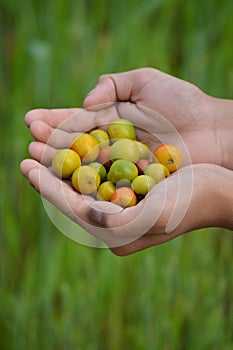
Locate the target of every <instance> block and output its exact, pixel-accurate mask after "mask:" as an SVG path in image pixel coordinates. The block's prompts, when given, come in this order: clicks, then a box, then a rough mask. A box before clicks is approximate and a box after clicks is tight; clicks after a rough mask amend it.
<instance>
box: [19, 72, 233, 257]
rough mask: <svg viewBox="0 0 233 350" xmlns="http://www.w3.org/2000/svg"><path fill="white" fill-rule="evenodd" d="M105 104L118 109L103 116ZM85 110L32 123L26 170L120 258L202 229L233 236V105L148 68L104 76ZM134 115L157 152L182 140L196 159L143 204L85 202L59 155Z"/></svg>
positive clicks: (35, 115) (48, 114)
mask: <svg viewBox="0 0 233 350" xmlns="http://www.w3.org/2000/svg"><path fill="white" fill-rule="evenodd" d="M116 102H117V104H116ZM103 105H104V107H106V106H110V107H108V108H107V109H105V110H103ZM84 107H85V109H88V111H87V110H82V109H66V110H62V109H60V110H34V111H31V112H29V113H28V114H27V115H26V117H25V122H26V124H27V125H28V127H29V128H30V131H31V133H32V135H33V136H34V138H35V141H34V142H33V143H32V144H31V145H30V146H29V153H30V154H31V156H32V158H34V159H26V160H24V161H23V162H22V163H21V171H22V173H23V174H24V175H25V176H26V177H27V178H28V180H29V182H30V183H31V184H32V185H33V186H34V187H35V189H36V190H37V191H38V192H40V193H41V194H42V196H44V197H45V198H47V199H48V200H49V201H50V202H52V203H53V204H54V205H55V206H56V207H58V209H60V210H61V211H62V212H64V213H65V214H66V215H67V216H69V217H70V218H71V219H72V220H73V221H75V222H77V223H78V224H80V225H81V226H83V227H84V228H85V229H86V230H87V231H89V232H90V233H92V234H93V235H96V236H97V237H99V238H100V239H102V240H103V241H105V242H106V244H107V245H108V246H109V248H110V249H111V250H112V251H113V252H114V253H115V254H117V255H128V254H131V253H134V252H136V251H139V250H142V249H145V248H148V247H151V246H153V245H157V244H161V243H163V242H166V241H168V240H170V239H173V238H175V237H177V236H178V235H180V234H183V233H185V232H190V231H193V230H196V229H199V228H204V227H210V226H218V227H225V228H229V229H233V193H232V191H229V188H232V184H233V171H232V169H233V158H232V156H231V149H233V144H232V143H233V141H232V137H231V135H232V130H233V117H232V115H233V102H232V101H229V100H222V99H216V98H213V97H210V96H208V95H206V94H205V93H203V92H202V91H201V90H200V89H198V88H197V87H196V86H194V85H192V84H190V83H187V82H184V81H182V80H179V79H177V78H174V77H171V76H169V75H167V74H165V73H162V72H160V71H157V70H154V69H150V68H145V69H139V70H135V71H131V72H126V73H119V74H111V75H105V76H102V77H101V78H100V80H99V83H98V84H97V87H96V88H95V89H94V90H93V91H92V92H91V93H90V94H89V95H88V96H87V97H86V99H85V101H84ZM126 115H127V119H130V120H131V121H132V122H133V124H134V125H136V126H138V127H141V128H142V129H144V130H150V131H151V130H152V131H153V129H154V130H155V131H156V137H155V138H153V137H151V134H150V133H149V131H148V132H147V131H140V130H138V132H137V135H138V137H139V138H141V139H146V140H149V141H150V147H151V148H152V149H153V148H154V147H156V146H157V144H158V143H159V142H158V141H159V140H158V139H160V140H163V139H166V140H169V141H177V142H178V143H179V142H180V139H181V140H182V142H183V145H185V147H186V150H187V154H188V155H189V156H190V157H188V158H186V159H185V161H184V164H183V167H182V168H181V169H180V170H179V171H178V172H177V173H175V174H174V175H172V176H170V177H169V178H167V179H165V180H164V181H162V182H161V183H160V184H158V185H156V186H155V187H154V188H153V190H152V191H151V192H150V194H149V195H148V196H147V197H146V198H145V199H144V200H142V201H141V202H140V203H139V204H138V205H136V206H135V207H131V208H126V209H124V210H123V209H122V208H120V207H118V206H116V205H114V204H112V203H107V202H97V201H93V200H91V199H88V200H87V199H86V198H83V197H82V196H80V195H79V194H78V193H77V192H75V191H73V189H72V188H71V187H70V186H69V185H67V184H66V183H64V182H62V181H61V180H60V179H58V178H57V177H55V176H54V175H53V173H52V172H51V171H50V169H49V167H48V165H49V164H50V163H51V159H52V157H53V155H54V154H55V152H56V150H57V149H58V148H63V147H67V145H69V143H70V142H71V140H72V138H73V137H74V135H76V134H77V132H83V131H87V130H90V129H93V128H95V127H98V126H100V125H104V124H107V123H109V122H110V121H112V120H114V119H116V118H119V117H121V118H124V117H125V116H126ZM170 126H171V127H170ZM166 128H168V129H166ZM177 135H178V136H177ZM190 188H191V190H190ZM184 198H185V200H184Z"/></svg>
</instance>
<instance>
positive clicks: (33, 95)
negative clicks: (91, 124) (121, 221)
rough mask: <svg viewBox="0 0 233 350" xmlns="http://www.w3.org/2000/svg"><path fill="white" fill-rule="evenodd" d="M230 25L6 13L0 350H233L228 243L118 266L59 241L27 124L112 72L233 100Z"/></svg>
mask: <svg viewBox="0 0 233 350" xmlns="http://www.w3.org/2000/svg"><path fill="white" fill-rule="evenodd" d="M232 17H233V2H232V0H221V1H220V0H209V1H208V0H204V1H203V0H196V1H192V0H187V1H182V0H153V1H152V0H148V1H139V0H128V1H123V0H119V1H113V0H108V1H107V0H99V1H93V0H92V1H91V0H86V1H84V0H76V1H75V0H67V1H65V0H56V1H55V0H48V1H38V0H34V1H33V0H18V1H17V2H15V1H13V0H1V3H0V117H1V138H0V152H1V164H0V182H1V203H0V205H1V212H0V215H1V222H0V230H1V231H0V349H4V350H5V349H7V350H21V349H23V350H25V349H34V350H37V349H38V350H42V349H43V350H46V349H48V350H52V349H56V350H60V349H66V350H69V349H76V350H79V349H85V350H97V349H101V350H102V349H108V350H118V349H139V350H144V349H146V350H147V349H165V350H170V349H171V350H175V349H177V350H182V349H183V350H186V349H188V350H192V349H195V350H196V349H199V350H202V349H203V350H205V349H212V350H215V349H216V350H222V349H224V350H230V349H232V345H233V335H232V324H233V302H232V295H233V276H232V232H229V231H226V230H222V229H214V228H213V229H206V230H200V231H197V232H195V233H193V234H187V235H185V236H183V237H179V238H177V239H176V240H174V241H171V242H169V243H166V244H164V245H162V246H159V247H154V248H151V249H148V250H146V251H144V252H140V253H137V254H134V255H132V256H129V257H125V258H119V257H116V256H114V255H113V254H112V253H110V252H109V251H108V250H107V249H94V248H90V247H86V246H83V245H79V244H76V243H74V242H72V241H71V240H69V239H67V238H66V237H65V236H63V235H62V234H61V233H60V232H59V231H58V230H57V229H56V228H55V227H54V226H53V225H52V223H51V222H50V220H49V218H48V217H47V215H46V213H45V211H44V208H43V206H42V204H41V198H40V196H39V195H38V194H37V193H36V192H35V191H34V190H33V189H32V188H31V187H30V186H29V185H28V183H27V182H26V181H25V180H24V179H23V177H22V175H21V174H20V171H19V163H20V160H22V159H23V158H25V157H27V156H28V152H27V146H28V144H29V142H30V141H31V137H30V135H29V132H28V130H27V128H26V127H25V125H24V121H23V118H24V115H25V113H26V112H27V111H28V110H30V109H33V108H39V107H42V108H44V107H45V108H52V107H72V106H80V105H82V101H83V98H84V96H85V95H86V94H87V92H88V91H89V90H90V89H91V88H92V87H93V86H94V85H95V83H96V81H97V79H98V76H99V75H101V74H103V73H109V72H118V71H124V70H128V69H133V68H137V67H143V66H153V67H156V68H158V69H161V70H164V71H166V72H168V73H170V74H173V75H176V76H178V77H181V78H182V79H186V80H189V81H191V82H193V83H195V84H196V85H198V86H199V87H200V88H201V89H203V90H204V91H205V92H207V93H209V94H211V95H214V96H218V97H225V98H233V65H232V62H233V45H232V37H233V21H232ZM77 230H78V228H77Z"/></svg>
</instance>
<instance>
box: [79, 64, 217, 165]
mask: <svg viewBox="0 0 233 350" xmlns="http://www.w3.org/2000/svg"><path fill="white" fill-rule="evenodd" d="M117 101H118V102H119V101H120V102H127V110H126V108H125V107H124V109H125V113H126V114H125V118H128V119H130V120H131V121H132V122H133V123H136V124H137V126H139V127H140V126H141V127H142V128H144V129H145V128H147V127H148V128H149V129H150V131H152V132H153V133H155V134H156V136H157V137H158V138H159V139H160V140H161V141H162V142H166V143H168V142H171V143H175V144H177V145H179V137H180V138H182V140H183V143H184V144H185V145H186V147H187V150H188V153H189V155H190V157H191V162H192V163H212V164H218V165H222V159H223V157H222V153H223V152H222V150H221V137H222V135H221V128H220V126H221V123H220V124H219V125H218V123H217V121H216V120H215V117H214V114H213V99H212V98H211V97H210V96H208V95H206V94H205V93H204V92H202V91H201V90H200V89H199V88H197V87H196V86H194V85H193V84H191V83H188V82H186V81H183V80H180V79H177V78H175V77H173V76H170V75H168V74H165V73H163V72H161V71H158V70H156V69H152V68H141V69H136V70H132V71H129V72H124V73H118V74H107V75H103V76H101V77H100V79H99V82H98V84H97V86H96V87H95V88H94V89H93V90H92V91H91V92H90V93H89V94H88V95H87V97H86V99H85V100H84V107H85V108H87V109H92V110H98V109H99V108H102V106H103V104H105V103H106V104H110V103H115V102H117ZM121 106H122V105H120V106H119V107H121ZM132 109H133V110H134V111H135V114H133V113H129V114H128V113H127V111H131V110H132ZM136 111H137V112H138V113H136ZM141 111H143V116H141V117H140V112H141ZM177 134H179V137H177Z"/></svg>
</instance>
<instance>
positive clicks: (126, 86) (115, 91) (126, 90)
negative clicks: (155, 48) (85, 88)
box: [84, 68, 157, 108]
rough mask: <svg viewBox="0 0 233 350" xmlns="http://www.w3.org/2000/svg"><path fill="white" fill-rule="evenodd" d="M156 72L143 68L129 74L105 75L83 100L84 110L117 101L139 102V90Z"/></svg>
mask: <svg viewBox="0 0 233 350" xmlns="http://www.w3.org/2000/svg"><path fill="white" fill-rule="evenodd" d="M155 72H157V71H156V70H154V69H150V68H143V69H136V70H132V71H129V72H123V73H117V74H107V75H103V76H101V77H100V78H99V81H98V83H97V86H96V87H95V88H94V89H93V90H92V91H91V92H90V93H89V94H88V95H87V97H86V98H85V100H84V107H85V108H90V107H91V108H93V106H97V108H98V105H99V104H103V103H114V102H117V101H132V102H137V101H138V100H140V89H141V87H142V86H143V85H145V84H146V82H147V81H148V80H150V79H151V75H152V74H155Z"/></svg>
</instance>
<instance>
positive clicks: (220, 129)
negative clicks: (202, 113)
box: [211, 98, 233, 170]
mask: <svg viewBox="0 0 233 350" xmlns="http://www.w3.org/2000/svg"><path fill="white" fill-rule="evenodd" d="M211 114H212V116H213V118H214V120H215V135H216V142H217V143H218V147H219V148H220V156H221V160H220V162H219V164H221V165H222V166H224V167H226V168H228V169H232V170H233V100H224V99H218V98H211Z"/></svg>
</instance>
